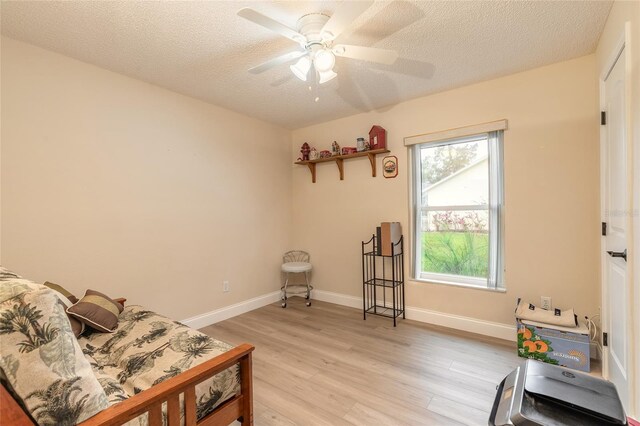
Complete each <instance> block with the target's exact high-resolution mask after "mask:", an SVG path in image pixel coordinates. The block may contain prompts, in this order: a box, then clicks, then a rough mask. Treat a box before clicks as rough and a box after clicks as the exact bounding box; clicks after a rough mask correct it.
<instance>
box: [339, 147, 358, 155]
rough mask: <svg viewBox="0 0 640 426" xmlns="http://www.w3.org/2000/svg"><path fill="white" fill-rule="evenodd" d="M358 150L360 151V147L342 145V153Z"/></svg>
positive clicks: (347, 153)
mask: <svg viewBox="0 0 640 426" xmlns="http://www.w3.org/2000/svg"><path fill="white" fill-rule="evenodd" d="M356 152H358V149H357V148H356V147H353V146H345V147H342V155H349V154H355V153H356Z"/></svg>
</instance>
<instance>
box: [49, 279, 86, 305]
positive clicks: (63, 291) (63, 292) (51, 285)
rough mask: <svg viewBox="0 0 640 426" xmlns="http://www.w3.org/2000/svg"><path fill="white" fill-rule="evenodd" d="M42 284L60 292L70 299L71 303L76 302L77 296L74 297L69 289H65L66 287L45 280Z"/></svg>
mask: <svg viewBox="0 0 640 426" xmlns="http://www.w3.org/2000/svg"><path fill="white" fill-rule="evenodd" d="M44 285H46V286H47V287H49V288H50V289H52V290H55V291H57V292H58V293H62V294H63V295H64V296H65V297H66V298H67V299H69V301H71V303H78V298H77V297H75V296H74V295H73V294H71V292H70V291H69V290H67V289H66V288H64V287H62V286H61V285H59V284H56V283H52V282H49V281H45V282H44Z"/></svg>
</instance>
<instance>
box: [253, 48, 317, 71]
mask: <svg viewBox="0 0 640 426" xmlns="http://www.w3.org/2000/svg"><path fill="white" fill-rule="evenodd" d="M308 54H309V52H307V51H306V50H300V51H294V52H289V53H285V54H284V55H281V56H278V57H276V58H273V59H271V60H269V61H267V62H264V63H262V64H260V65H256V66H255V67H253V68H249V72H250V73H251V74H260V73H261V72H265V71H266V70H268V69H271V68H273V67H275V66H278V65H281V64H286V63H287V62H291V61H293V60H295V59H298V58H301V57H303V56H304V55H308Z"/></svg>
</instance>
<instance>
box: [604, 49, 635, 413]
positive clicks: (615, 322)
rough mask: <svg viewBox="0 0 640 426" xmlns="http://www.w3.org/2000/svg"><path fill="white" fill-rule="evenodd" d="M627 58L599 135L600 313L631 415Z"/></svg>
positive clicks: (613, 82)
mask: <svg viewBox="0 0 640 426" xmlns="http://www.w3.org/2000/svg"><path fill="white" fill-rule="evenodd" d="M624 57H625V55H624V50H623V51H622V53H621V54H620V56H619V57H618V59H617V61H616V63H615V65H614V66H613V68H612V70H611V72H610V73H609V75H608V76H607V78H606V79H605V82H604V92H605V93H604V111H605V113H606V125H605V126H604V134H603V141H602V142H603V150H602V153H603V156H604V158H603V163H602V165H603V170H602V175H601V179H603V182H602V188H603V194H602V197H603V207H604V211H603V215H604V217H603V221H604V222H606V223H607V231H606V234H607V235H606V236H605V237H604V244H603V249H604V252H605V253H603V257H602V262H603V264H602V267H603V281H604V282H603V286H604V289H603V290H604V301H603V303H604V310H603V315H604V316H603V318H602V319H603V323H602V324H603V330H604V331H605V332H606V333H607V337H608V339H607V340H608V346H607V347H605V348H604V349H605V360H606V362H605V374H606V375H607V376H608V379H609V380H611V381H612V382H613V383H614V384H615V385H616V388H617V389H618V393H619V394H620V398H621V399H622V401H623V404H624V406H625V410H626V411H627V412H629V408H630V407H629V389H630V388H629V383H630V377H629V373H630V365H631V363H632V354H631V349H632V348H631V347H630V342H629V338H628V337H629V331H630V330H629V329H628V327H629V326H630V322H631V321H630V318H631V316H630V309H629V300H630V298H629V294H630V292H629V288H630V287H629V286H630V283H629V279H628V276H627V262H626V260H625V258H624V257H622V256H624V255H625V254H626V249H627V238H629V237H630V235H631V234H630V233H629V231H630V230H629V221H628V219H629V218H628V212H629V208H628V207H629V201H630V200H629V192H628V189H627V188H628V187H627V172H628V171H627V145H626V135H625V130H626V126H625V124H626V118H625V58H624Z"/></svg>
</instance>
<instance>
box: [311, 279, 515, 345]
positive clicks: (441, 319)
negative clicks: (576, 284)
mask: <svg viewBox="0 0 640 426" xmlns="http://www.w3.org/2000/svg"><path fill="white" fill-rule="evenodd" d="M313 299H316V300H321V301H323V302H329V303H335V304H336V305H342V306H349V307H352V308H359V309H362V298H361V297H356V296H349V295H346V294H341V293H334V292H331V291H323V290H314V291H313ZM407 319H411V320H414V321H419V322H424V323H428V324H433V325H439V326H443V327H449V328H453V329H456V330H463V331H468V332H470V333H476V334H482V335H485V336H491V337H496V338H498V339H504V340H509V341H516V328H515V323H514V324H513V325H509V324H503V323H498V322H492V321H485V320H480V319H476V318H471V317H464V316H460V315H453V314H447V313H444V312H438V311H432V310H429V309H423V308H416V307H411V306H407ZM514 321H515V320H514Z"/></svg>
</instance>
